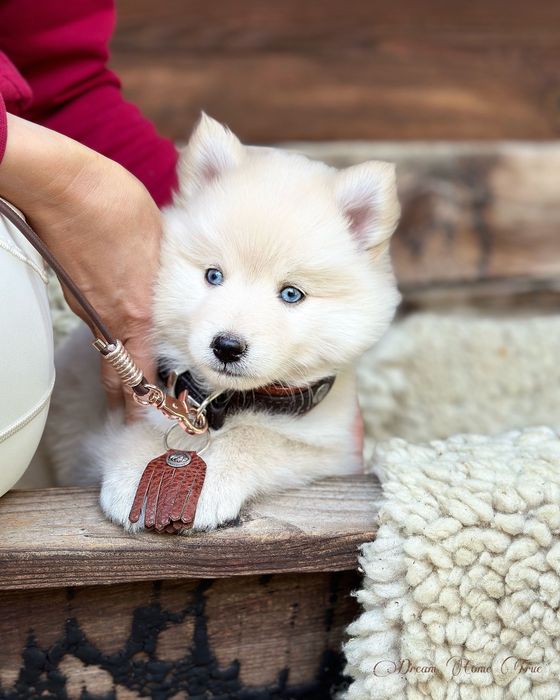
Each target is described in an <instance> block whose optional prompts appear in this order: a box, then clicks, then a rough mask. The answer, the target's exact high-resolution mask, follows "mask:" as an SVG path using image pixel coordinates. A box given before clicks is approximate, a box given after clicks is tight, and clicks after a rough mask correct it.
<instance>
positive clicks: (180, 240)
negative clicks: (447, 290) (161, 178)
mask: <svg viewBox="0 0 560 700" xmlns="http://www.w3.org/2000/svg"><path fill="white" fill-rule="evenodd" d="M180 167H181V186H180V191H179V193H178V194H177V196H176V199H175V202H174V205H173V206H172V207H170V208H168V209H167V210H166V211H165V213H164V222H165V223H164V228H165V235H164V240H163V246H162V254H161V271H160V275H159V279H158V282H157V286H156V294H155V306H154V318H155V327H156V328H155V335H154V339H153V342H154V345H155V347H156V352H157V354H158V356H159V357H160V358H162V359H163V360H164V361H165V363H166V364H167V366H168V367H169V368H171V369H178V370H179V371H184V370H185V369H190V370H192V371H194V372H195V374H197V375H198V376H199V377H201V378H203V379H204V381H205V383H206V385H207V388H208V392H210V391H212V390H214V389H217V388H219V389H244V390H246V389H252V388H256V387H259V386H262V385H266V384H269V383H271V382H279V381H280V382H283V383H285V384H290V385H296V386H300V385H302V384H303V385H304V384H306V383H309V382H311V381H313V380H316V379H318V378H320V377H323V376H325V375H329V374H331V373H335V374H336V377H337V378H336V381H335V384H334V387H333V389H332V390H331V392H330V394H329V395H328V396H327V398H326V399H325V400H324V401H323V402H322V403H321V404H320V405H319V406H317V407H316V408H315V409H314V410H312V411H311V412H310V413H309V414H307V415H305V416H304V417H299V418H294V417H288V416H278V415H268V414H264V413H251V412H244V413H240V414H238V415H236V416H233V417H231V418H229V419H228V420H227V421H226V424H225V426H224V427H223V428H222V429H221V430H219V431H215V432H214V433H213V435H212V441H211V444H210V447H209V449H208V451H207V452H206V453H205V456H204V459H205V460H206V462H207V464H208V472H207V478H206V481H205V484H204V488H203V491H202V494H201V498H200V501H199V506H198V509H197V514H196V519H195V522H194V526H195V528H213V527H216V526H218V525H220V524H222V523H225V522H227V521H229V520H232V519H234V518H236V517H237V515H238V514H239V512H240V509H241V507H242V506H243V504H244V503H245V502H246V501H247V500H248V499H250V498H253V497H255V496H257V495H260V494H263V493H266V492H270V491H274V490H277V489H283V488H287V487H290V486H293V485H296V484H302V483H305V482H308V481H310V480H312V479H315V478H319V477H322V476H326V475H330V474H343V473H349V472H353V471H356V470H358V469H360V458H359V457H358V455H356V454H352V444H353V426H354V419H355V411H356V391H355V383H354V364H355V362H356V361H357V359H358V358H359V356H360V355H361V354H362V353H363V352H364V351H365V350H366V349H367V348H369V347H370V346H371V345H373V344H374V343H375V342H376V341H377V340H378V339H379V337H380V336H381V335H382V334H383V333H384V331H385V330H386V329H387V327H388V325H389V323H390V321H391V318H392V317H393V314H394V310H395V307H396V305H397V303H398V293H397V291H396V286H395V282H394V278H393V275H392V271H391V266H390V262H389V259H388V253H387V252H386V250H385V249H386V243H387V240H388V238H389V237H390V235H391V234H392V232H393V230H394V228H395V226H396V223H397V220H398V215H399V206H398V202H397V198H396V192H395V174H394V168H393V167H392V166H391V165H389V164H386V163H379V162H370V163H364V164H362V165H358V166H354V167H352V168H347V169H346V170H343V171H337V170H335V169H334V168H331V167H329V166H327V165H325V164H323V163H319V162H312V161H310V160H308V159H306V158H304V157H303V156H298V155H295V154H290V153H287V152H283V151H279V150H276V149H258V148H248V147H245V146H243V145H242V144H241V143H240V142H239V140H238V139H237V138H236V137H235V136H234V135H233V134H232V133H231V132H230V131H228V130H227V129H225V128H224V127H223V126H221V125H220V124H218V123H217V122H215V121H213V120H211V119H209V118H208V117H205V116H203V117H202V119H201V122H200V124H199V125H198V127H197V129H196V130H195V132H194V134H193V136H192V138H191V140H190V142H189V144H188V146H187V149H186V151H185V153H184V154H183V156H182V159H181V166H180ZM208 268H219V269H220V270H221V271H222V273H223V275H224V279H223V284H221V285H218V286H211V285H210V284H209V283H208V282H207V281H206V280H205V271H206V270H207V269H208ZM286 285H292V286H295V287H297V288H299V289H301V290H303V291H304V292H305V298H304V300H303V301H301V302H300V303H298V304H294V305H289V304H286V303H285V302H283V301H282V300H281V299H280V298H279V291H280V289H281V288H282V287H284V286H286ZM107 321H108V322H110V319H107ZM223 332H235V333H236V334H238V335H241V336H242V337H243V338H244V339H245V341H246V343H247V352H246V355H245V356H244V357H243V358H242V359H241V360H240V361H239V362H238V363H236V365H235V367H234V370H235V376H232V375H231V374H230V373H229V372H231V368H230V366H229V365H228V367H227V368H226V367H225V366H222V363H221V362H219V361H218V360H217V359H216V357H215V356H214V354H213V352H212V349H211V343H212V340H213V338H214V337H215V336H216V334H218V333H223ZM88 340H89V338H88V332H87V331H86V329H85V327H84V328H82V329H79V330H77V331H76V332H74V333H73V334H72V336H71V338H70V339H69V341H68V342H67V343H66V344H65V345H64V346H63V348H62V349H61V351H60V352H59V353H58V358H57V368H58V370H57V371H58V383H57V386H56V389H55V394H54V397H53V402H52V407H51V413H50V417H49V425H48V429H47V435H46V439H45V441H46V447H47V451H48V453H49V457H50V459H51V460H52V462H53V463H54V466H55V471H56V474H57V479H58V482H59V483H61V484H94V483H100V484H101V506H102V508H103V510H104V512H105V513H106V515H107V516H108V517H109V518H110V519H112V520H113V521H115V522H118V523H121V524H122V525H124V526H125V527H127V528H128V527H129V523H128V514H129V511H130V507H131V504H132V500H133V496H134V493H135V490H136V487H137V485H138V482H139V479H140V476H141V474H142V471H143V469H144V467H145V466H146V464H147V462H148V461H149V460H150V459H152V458H153V457H155V456H156V455H159V454H161V453H162V452H164V447H163V434H164V431H165V430H166V428H167V427H168V426H169V422H168V421H167V420H166V419H165V418H163V417H161V416H160V415H159V414H156V412H155V411H154V410H153V409H150V410H149V411H146V415H145V420H143V421H141V422H139V423H137V424H135V425H126V426H125V425H124V423H123V419H122V415H120V414H119V413H113V414H109V413H108V411H107V408H106V406H105V402H104V397H103V394H102V391H101V388H100V385H99V381H98V363H99V359H98V357H97V356H96V355H95V353H93V352H92V351H91V349H90V348H89V347H88ZM147 342H148V341H147ZM224 370H227V372H226V371H224ZM176 432H177V431H176ZM175 444H176V446H177V447H182V448H185V449H186V448H191V447H192V448H196V447H197V446H198V445H200V444H201V443H200V438H199V439H198V442H197V441H196V440H195V439H190V438H188V437H187V436H185V435H183V436H182V437H180V436H179V438H178V439H177V440H176V443H175Z"/></svg>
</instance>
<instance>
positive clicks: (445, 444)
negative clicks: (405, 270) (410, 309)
mask: <svg viewBox="0 0 560 700" xmlns="http://www.w3.org/2000/svg"><path fill="white" fill-rule="evenodd" d="M558 347H560V318H557V317H543V318H530V319H509V320H498V319H478V318H466V317H459V316H458V317H453V316H445V317H442V316H434V315H430V314H419V315H417V316H413V317H410V318H408V319H406V320H405V321H403V322H401V323H398V324H396V325H395V327H394V328H393V329H392V330H391V331H390V332H389V334H388V335H387V337H386V338H385V340H384V341H382V343H381V344H380V346H379V347H378V348H376V349H375V350H374V351H372V352H371V353H370V354H369V355H368V357H367V358H365V361H364V363H363V364H362V366H361V368H360V385H361V386H360V388H361V399H362V405H363V408H364V418H365V422H366V433H367V443H368V450H369V454H370V458H369V465H370V470H371V471H372V472H373V473H374V474H376V475H377V476H378V477H379V479H380V481H381V483H382V486H383V493H384V503H383V505H382V507H381V509H380V514H379V523H380V527H379V532H378V535H377V539H376V540H375V542H372V543H368V544H365V545H364V546H363V547H362V553H361V557H360V565H361V567H362V569H363V570H364V584H363V590H361V591H359V592H358V593H357V597H358V600H359V601H360V603H361V604H362V605H363V607H364V613H363V614H362V615H361V616H360V617H359V618H358V620H357V621H356V622H354V623H353V624H352V625H351V626H350V627H349V629H348V633H349V635H350V636H351V639H350V640H349V641H348V643H347V644H346V646H345V652H346V656H347V661H348V665H347V669H346V672H347V673H348V675H349V676H351V677H352V678H353V682H352V684H351V685H350V689H349V690H348V692H347V693H344V694H343V697H344V698H345V700H370V699H373V698H380V699H381V698H383V699H385V698H387V699H390V698H413V699H417V698H418V699H420V698H422V699H424V698H435V699H440V698H441V699H443V698H460V699H461V700H463V699H464V700H471V699H472V700H474V699H475V698H481V699H483V700H494V699H498V698H500V699H502V698H504V699H505V698H520V699H521V698H523V699H524V700H525V699H527V700H529V699H530V698H560V682H559V679H560V616H559V614H558V606H559V603H560V578H559V574H560V537H559V535H560V438H559V436H558V433H557V432H556V431H555V430H554V429H552V427H548V428H547V427H544V428H543V427H540V428H527V429H524V430H515V431H511V430H510V431H509V432H506V433H502V434H501V435H495V436H494V437H492V436H491V435H486V436H483V435H472V434H471V435H455V436H454V437H448V436H449V435H452V434H453V433H457V432H463V431H473V432H484V433H488V434H491V433H494V434H495V433H499V432H500V431H503V430H507V429H510V428H513V427H523V426H529V425H535V424H536V425H538V424H548V425H549V426H558V425H560V391H559V387H560V382H559V380H560V368H559V363H558V362H557V356H558V355H557V349H558ZM395 435H396V436H399V438H393V439H386V438H388V436H395ZM436 437H443V438H446V437H448V439H444V440H436V441H432V442H429V443H428V444H412V442H407V441H406V440H408V441H423V442H424V441H427V440H430V438H436ZM402 438H406V440H405V439H402Z"/></svg>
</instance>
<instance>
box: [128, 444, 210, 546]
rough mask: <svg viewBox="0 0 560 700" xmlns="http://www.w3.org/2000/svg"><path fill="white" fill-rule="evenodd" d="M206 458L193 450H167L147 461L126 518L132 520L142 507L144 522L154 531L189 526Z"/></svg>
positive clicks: (201, 484) (138, 515)
mask: <svg viewBox="0 0 560 700" xmlns="http://www.w3.org/2000/svg"><path fill="white" fill-rule="evenodd" d="M205 476H206V462H205V461H204V460H203V459H202V458H201V457H200V455H199V454H197V453H196V452H184V451H182V450H167V452H166V453H165V454H162V455H160V456H159V457H156V458H155V459H152V461H151V462H149V463H148V465H147V467H146V469H145V470H144V473H143V474H142V477H141V479H140V483H139V484H138V488H137V490H136V495H135V497H134V502H133V504H132V508H131V510H130V515H129V516H128V519H129V520H130V522H131V523H136V522H138V520H139V519H140V515H141V514H142V509H143V508H144V525H145V527H146V529H148V530H155V531H156V532H169V533H177V532H179V531H180V530H183V529H184V528H187V527H192V524H193V521H194V516H195V513H196V506H197V503H198V498H199V496H200V492H201V491H202V486H203V485H204V478H205Z"/></svg>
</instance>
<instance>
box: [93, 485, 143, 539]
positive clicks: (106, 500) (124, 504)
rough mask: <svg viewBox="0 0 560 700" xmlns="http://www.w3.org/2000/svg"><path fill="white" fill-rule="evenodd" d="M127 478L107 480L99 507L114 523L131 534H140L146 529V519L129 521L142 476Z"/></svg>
mask: <svg viewBox="0 0 560 700" xmlns="http://www.w3.org/2000/svg"><path fill="white" fill-rule="evenodd" d="M126 477H127V478H121V479H119V480H116V479H114V478H113V479H105V480H104V481H103V484H102V486H101V493H100V494H99V505H100V506H101V510H102V511H103V512H104V513H105V515H106V516H107V517H108V518H109V520H111V521H112V522H114V523H117V524H118V525H122V526H123V527H124V528H125V530H128V531H129V532H138V530H142V529H143V528H144V517H141V518H140V520H139V521H138V522H136V523H131V522H130V520H129V519H128V516H129V515H130V509H131V508H132V503H133V501H134V496H135V494H136V489H137V487H138V482H139V481H140V476H137V475H134V476H132V475H130V474H127V475H126Z"/></svg>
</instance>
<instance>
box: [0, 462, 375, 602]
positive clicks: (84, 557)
mask: <svg viewBox="0 0 560 700" xmlns="http://www.w3.org/2000/svg"><path fill="white" fill-rule="evenodd" d="M379 499H380V487H379V483H378V482H377V480H376V479H375V478H374V477H368V476H355V477H347V478H333V479H326V480H324V481H321V482H316V483H315V484H311V485H309V486H308V487H306V488H302V489H297V490H293V491H289V492H285V493H281V494H278V495H276V496H274V497H273V498H271V499H269V500H267V501H263V502H261V503H258V504H255V505H253V506H252V507H251V508H249V509H248V510H247V511H246V512H245V513H244V514H243V516H242V518H241V523H240V525H238V526H235V527H230V528H223V529H220V530H217V531H215V532H210V533H196V534H193V535H192V536H190V537H173V536H162V535H155V534H152V533H141V534H138V535H130V534H127V533H125V532H124V531H123V530H122V528H119V527H117V526H116V525H113V524H111V523H109V522H107V521H106V520H105V518H104V516H103V515H102V513H101V512H100V511H99V508H98V506H97V493H96V490H95V489H79V488H67V489H45V490H42V491H14V492H12V493H9V494H7V495H6V496H5V497H3V498H2V499H0V532H1V533H2V536H1V537H0V589H17V588H47V587H48V588H54V587H58V586H84V585H94V584H109V583H119V582H129V581H143V580H151V579H154V578H161V579H172V578H199V577H210V578H214V577H215V578H221V577H227V576H239V575H249V574H266V573H274V572H290V571H299V572H306V571H341V570H346V569H353V568H355V566H356V557H357V548H358V546H359V545H360V544H361V543H363V542H364V541H368V540H371V539H373V537H374V536H375V530H376V526H375V517H376V513H377V506H378V503H379Z"/></svg>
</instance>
